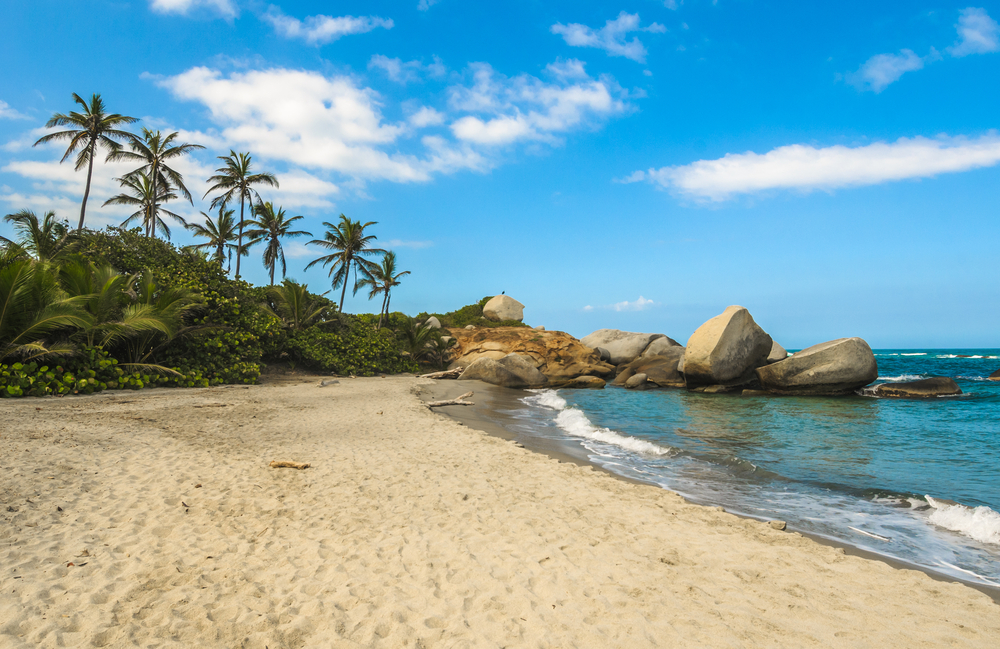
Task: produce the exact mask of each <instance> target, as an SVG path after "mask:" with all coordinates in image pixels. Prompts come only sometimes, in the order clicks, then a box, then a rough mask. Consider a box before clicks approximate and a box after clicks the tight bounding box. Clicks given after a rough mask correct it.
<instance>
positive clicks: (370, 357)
mask: <svg viewBox="0 0 1000 649" xmlns="http://www.w3.org/2000/svg"><path fill="white" fill-rule="evenodd" d="M375 319H376V320H377V319H378V317H377V316H375ZM284 348H285V352H286V353H287V354H288V356H289V357H290V358H291V360H293V361H294V362H296V363H297V364H300V365H302V366H303V367H306V368H309V369H311V370H315V371H318V372H326V373H331V374H344V375H346V374H354V375H355V376H372V375H374V374H399V373H401V372H416V371H417V365H416V363H414V362H413V361H411V360H410V359H409V358H407V357H406V356H403V354H402V353H401V352H400V351H399V348H398V347H397V345H396V336H395V334H394V333H393V332H392V331H391V330H389V329H385V328H383V329H381V330H378V331H376V330H375V328H374V327H373V326H372V325H371V324H370V323H368V322H367V318H364V317H360V318H356V319H354V322H352V323H351V325H350V326H349V327H346V328H345V329H344V330H342V331H340V332H329V331H322V330H321V329H320V328H318V327H312V328H310V329H305V330H302V331H297V332H294V333H291V334H289V337H288V339H287V340H286V342H285V345H284Z"/></svg>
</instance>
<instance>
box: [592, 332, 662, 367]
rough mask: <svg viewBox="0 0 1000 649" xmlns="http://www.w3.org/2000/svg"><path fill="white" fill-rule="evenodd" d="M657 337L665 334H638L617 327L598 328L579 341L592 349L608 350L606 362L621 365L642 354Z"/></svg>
mask: <svg viewBox="0 0 1000 649" xmlns="http://www.w3.org/2000/svg"><path fill="white" fill-rule="evenodd" d="M659 338H666V336H664V335H663V334H640V333H634V332H632V331H621V330H619V329H598V330H597V331H595V332H594V333H592V334H590V335H588V336H584V337H583V338H581V339H580V342H581V343H583V344H584V345H586V346H587V347H591V348H593V349H597V348H599V347H600V348H603V349H606V350H608V354H610V357H609V360H608V362H609V363H611V364H612V365H621V364H622V363H631V362H632V361H634V360H635V359H637V358H639V357H640V356H642V353H643V352H644V351H646V348H647V347H649V345H650V343H652V342H653V341H654V340H657V339H659Z"/></svg>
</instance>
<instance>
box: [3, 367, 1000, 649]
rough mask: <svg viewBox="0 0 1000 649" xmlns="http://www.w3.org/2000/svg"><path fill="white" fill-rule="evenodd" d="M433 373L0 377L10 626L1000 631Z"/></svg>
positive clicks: (273, 638)
mask: <svg viewBox="0 0 1000 649" xmlns="http://www.w3.org/2000/svg"><path fill="white" fill-rule="evenodd" d="M437 389H439V388H438V387H437V384H434V383H433V382H431V381H428V380H426V379H416V378H412V377H403V376H399V377H388V378H358V379H347V378H344V379H340V381H339V383H335V384H331V385H327V386H325V387H319V380H318V379H317V378H315V377H303V378H287V379H285V380H280V381H273V382H271V383H267V384H264V385H256V386H226V387H217V388H204V389H186V390H169V389H157V390H150V391H143V392H141V393H134V392H119V391H115V392H105V393H101V394H98V395H92V396H87V397H66V398H61V399H56V398H47V399H19V400H4V401H0V422H3V423H2V424H0V469H2V473H0V476H2V477H0V516H2V521H3V522H2V525H0V567H2V572H0V645H2V646H4V647H7V646H9V647H38V646H41V647H60V646H105V647H126V646H177V647H193V646H197V647H247V648H258V647H259V648H261V649H264V648H265V647H266V648H269V649H274V648H276V647H327V646H329V647H370V646H374V647H406V646H408V647H522V646H524V647H657V646H670V647H750V646H775V647H777V646H782V647H809V646H815V647H870V646H871V647H875V646H878V647H901V648H902V647H940V646H961V647H996V646H998V645H1000V615H998V613H1000V609H998V605H997V603H996V602H995V601H994V600H993V599H991V598H990V597H989V596H988V595H986V594H984V593H982V592H980V591H978V590H975V589H972V588H969V587H968V586H966V585H963V584H960V583H949V582H943V581H940V580H935V579H932V578H931V577H930V576H928V575H927V574H925V573H923V572H919V571H917V570H906V569H899V568H896V567H893V566H890V565H888V564H887V563H884V562H880V561H872V560H868V559H864V558H860V557H856V556H851V555H849V554H846V553H845V552H844V551H843V549H841V548H836V547H831V546H828V545H821V544H819V543H816V542H815V541H813V540H811V539H809V538H806V537H804V536H802V535H799V534H797V533H795V532H788V531H781V530H778V529H774V528H772V527H771V526H770V525H769V524H768V523H767V522H762V521H755V520H750V519H746V518H739V517H737V516H734V515H731V514H728V513H725V512H723V511H718V510H715V509H712V508H709V507H703V506H699V505H695V504H691V503H688V502H686V501H685V500H684V499H682V498H681V497H680V496H678V495H676V494H673V493H671V492H670V491H667V490H665V489H662V488H658V487H654V486H649V485H643V484H637V483H634V482H629V481H626V480H622V479H618V478H615V477H613V476H611V475H609V474H608V473H606V472H604V471H600V470H597V469H595V468H593V467H590V466H587V465H586V464H581V463H578V462H571V461H565V460H567V459H568V458H560V457H559V456H558V455H557V454H554V455H548V454H544V453H537V452H533V451H532V450H529V449H525V448H521V447H520V446H519V445H517V444H515V443H511V441H508V440H505V439H503V438H501V437H498V436H496V435H491V434H488V433H487V432H483V431H480V430H476V429H475V428H473V427H472V426H466V425H462V424H460V423H458V422H457V421H455V420H453V419H450V418H449V417H447V416H446V415H444V414H441V413H435V412H432V411H430V410H429V409H428V408H427V407H426V406H425V405H424V404H423V402H422V401H421V398H420V395H419V394H417V393H418V392H424V393H427V392H429V391H432V390H437ZM449 389H451V388H449ZM473 400H475V397H473ZM273 460H279V461H281V460H285V461H294V462H308V463H309V464H310V465H311V466H310V467H309V468H307V469H304V470H296V469H287V468H279V469H276V468H270V467H269V466H268V465H269V463H270V462H271V461H273Z"/></svg>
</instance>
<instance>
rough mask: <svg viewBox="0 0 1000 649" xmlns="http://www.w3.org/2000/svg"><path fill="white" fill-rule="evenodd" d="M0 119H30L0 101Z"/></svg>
mask: <svg viewBox="0 0 1000 649" xmlns="http://www.w3.org/2000/svg"><path fill="white" fill-rule="evenodd" d="M0 119H31V118H30V117H28V116H27V115H22V114H21V113H19V112H17V111H16V110H14V109H13V108H11V107H10V104H8V103H7V102H5V101H2V100H0Z"/></svg>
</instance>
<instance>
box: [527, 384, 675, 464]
mask: <svg viewBox="0 0 1000 649" xmlns="http://www.w3.org/2000/svg"><path fill="white" fill-rule="evenodd" d="M524 401H525V402H527V403H531V404H534V405H538V406H542V407H544V408H548V409H550V410H556V411H558V412H559V414H558V415H556V426H558V427H559V428H560V429H562V431H563V432H564V433H566V434H567V435H570V436H572V437H582V438H583V439H589V440H593V441H595V442H601V443H603V444H610V445H612V446H617V447H618V448H621V449H624V450H626V451H631V452H633V453H642V454H644V455H660V456H663V455H670V454H672V453H673V452H674V449H672V448H670V447H669V446H660V445H659V444H654V443H652V442H647V441H646V440H644V439H639V438H637V437H630V436H628V435H622V434H621V433H619V432H616V431H613V430H611V429H610V428H602V427H600V426H595V425H594V424H593V423H592V422H591V421H590V420H589V419H587V415H585V414H583V411H581V410H577V409H576V408H570V407H569V404H567V403H566V400H565V399H563V398H562V397H560V396H559V395H558V394H557V393H556V392H555V391H553V390H541V391H539V392H536V393H535V395H533V396H530V397H525V398H524Z"/></svg>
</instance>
